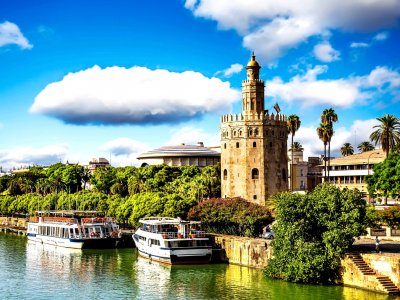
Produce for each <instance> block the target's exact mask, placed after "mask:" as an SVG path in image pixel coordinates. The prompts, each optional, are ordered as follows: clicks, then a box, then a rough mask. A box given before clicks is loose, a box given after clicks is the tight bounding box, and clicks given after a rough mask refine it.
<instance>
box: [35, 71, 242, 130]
mask: <svg viewBox="0 0 400 300" xmlns="http://www.w3.org/2000/svg"><path fill="white" fill-rule="evenodd" d="M238 99H240V92H239V91H237V90H235V89H232V88H231V87H230V83H229V82H223V81H221V80H220V79H218V78H215V77H213V78H207V77H205V76H204V75H202V74H201V73H198V72H194V71H186V72H182V73H174V72H170V71H168V70H161V69H159V70H150V69H147V68H144V67H132V68H128V69H127V68H122V67H108V68H105V69H101V68H100V67H98V66H94V67H92V68H89V69H87V70H83V71H80V72H77V73H69V74H68V75H66V76H65V77H64V78H63V79H62V80H61V81H58V82H53V83H51V84H49V85H47V86H46V87H45V89H44V90H42V91H41V92H40V93H39V94H38V95H37V96H36V98H35V102H34V103H33V105H32V106H31V108H30V111H31V112H34V113H41V114H45V115H49V116H52V117H55V118H58V119H60V120H62V121H64V122H66V123H74V124H140V123H142V124H144V123H147V124H159V123H177V122H181V121H185V120H188V119H192V118H198V117H201V116H202V115H203V114H206V113H210V112H219V111H226V110H229V108H230V106H231V104H232V103H233V102H234V101H236V100H238Z"/></svg>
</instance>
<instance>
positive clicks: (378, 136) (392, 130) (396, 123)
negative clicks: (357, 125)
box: [369, 114, 400, 157]
mask: <svg viewBox="0 0 400 300" xmlns="http://www.w3.org/2000/svg"><path fill="white" fill-rule="evenodd" d="M377 120H378V121H379V122H380V124H378V125H375V126H374V127H373V128H376V130H375V131H374V132H372V133H371V135H370V136H369V138H370V140H371V141H372V142H375V145H377V144H378V143H379V144H381V145H382V149H383V151H385V152H386V157H388V156H389V152H390V150H392V149H393V148H394V147H395V146H396V145H397V144H399V143H400V119H399V118H397V117H396V116H394V115H388V114H386V115H384V116H383V117H380V118H377Z"/></svg>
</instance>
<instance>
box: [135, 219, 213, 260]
mask: <svg viewBox="0 0 400 300" xmlns="http://www.w3.org/2000/svg"><path fill="white" fill-rule="evenodd" d="M139 222H140V223H141V224H142V226H141V227H140V228H139V229H138V230H137V231H136V232H135V233H134V234H133V240H134V242H135V245H136V248H137V249H138V252H139V255H140V256H142V257H145V258H148V259H150V260H154V261H159V262H162V263H166V264H196V263H209V262H210V259H211V253H212V248H211V246H210V245H209V239H208V238H207V237H206V234H205V232H204V231H201V230H200V228H199V225H200V222H198V221H184V220H181V219H180V218H168V217H150V218H143V219H140V220H139Z"/></svg>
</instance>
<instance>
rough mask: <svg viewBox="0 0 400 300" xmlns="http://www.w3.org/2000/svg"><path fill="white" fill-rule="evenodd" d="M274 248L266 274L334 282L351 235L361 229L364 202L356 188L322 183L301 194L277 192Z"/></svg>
mask: <svg viewBox="0 0 400 300" xmlns="http://www.w3.org/2000/svg"><path fill="white" fill-rule="evenodd" d="M274 197H276V198H277V199H276V204H277V207H276V223H275V224H274V226H273V230H274V233H275V239H274V240H273V241H272V243H271V246H272V250H273V253H274V256H273V258H272V259H271V260H270V262H269V264H268V266H267V268H266V274H267V275H268V276H271V277H275V278H281V279H284V280H287V281H292V282H301V283H315V284H317V283H325V284H333V283H335V282H336V280H337V279H338V278H339V276H340V274H339V271H340V263H341V258H342V257H343V255H344V253H345V252H346V251H347V250H348V249H349V248H350V247H351V245H352V243H353V239H354V237H357V236H360V235H361V234H363V233H365V215H366V202H365V200H363V198H362V195H361V193H360V192H358V191H356V190H348V189H344V190H340V189H339V188H337V187H335V186H333V185H331V184H328V183H324V184H321V185H319V186H317V187H316V188H315V189H314V191H312V192H310V193H308V194H305V195H301V194H292V193H287V192H285V193H279V194H276V195H275V196H274Z"/></svg>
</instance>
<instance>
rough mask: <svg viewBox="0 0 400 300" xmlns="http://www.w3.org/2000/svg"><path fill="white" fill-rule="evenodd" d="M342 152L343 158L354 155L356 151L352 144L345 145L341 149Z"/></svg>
mask: <svg viewBox="0 0 400 300" xmlns="http://www.w3.org/2000/svg"><path fill="white" fill-rule="evenodd" d="M340 152H341V153H342V156H348V155H352V154H353V153H354V149H353V146H352V145H351V144H350V143H344V144H343V146H342V147H341V148H340Z"/></svg>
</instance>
